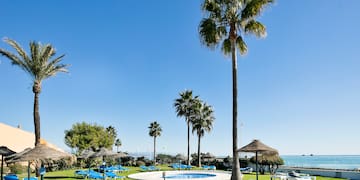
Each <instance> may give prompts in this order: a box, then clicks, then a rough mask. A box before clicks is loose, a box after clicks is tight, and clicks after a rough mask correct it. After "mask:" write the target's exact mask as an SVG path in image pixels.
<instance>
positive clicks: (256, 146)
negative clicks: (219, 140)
mask: <svg viewBox="0 0 360 180" xmlns="http://www.w3.org/2000/svg"><path fill="white" fill-rule="evenodd" d="M237 151H238V152H253V153H255V159H256V160H255V161H256V180H258V160H257V157H258V153H261V154H278V151H277V150H276V149H274V148H271V147H269V146H267V145H265V144H264V143H262V142H260V141H259V140H257V139H255V140H253V141H252V142H251V143H250V144H248V145H246V146H244V147H242V148H240V149H238V150H237Z"/></svg>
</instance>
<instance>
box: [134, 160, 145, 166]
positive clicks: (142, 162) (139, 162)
mask: <svg viewBox="0 0 360 180" xmlns="http://www.w3.org/2000/svg"><path fill="white" fill-rule="evenodd" d="M136 166H145V162H144V161H139V160H137V161H136Z"/></svg>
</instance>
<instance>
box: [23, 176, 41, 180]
mask: <svg viewBox="0 0 360 180" xmlns="http://www.w3.org/2000/svg"><path fill="white" fill-rule="evenodd" d="M37 179H38V178H37V177H30V179H29V178H27V177H26V178H23V180H37Z"/></svg>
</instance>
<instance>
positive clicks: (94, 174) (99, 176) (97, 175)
mask: <svg viewBox="0 0 360 180" xmlns="http://www.w3.org/2000/svg"><path fill="white" fill-rule="evenodd" d="M88 177H89V179H104V176H103V175H102V174H100V173H98V172H96V171H93V170H90V171H89V175H88Z"/></svg>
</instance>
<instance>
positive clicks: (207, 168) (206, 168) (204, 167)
mask: <svg viewBox="0 0 360 180" xmlns="http://www.w3.org/2000/svg"><path fill="white" fill-rule="evenodd" d="M202 168H203V169H205V170H209V169H210V167H209V166H208V165H203V166H202Z"/></svg>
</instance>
